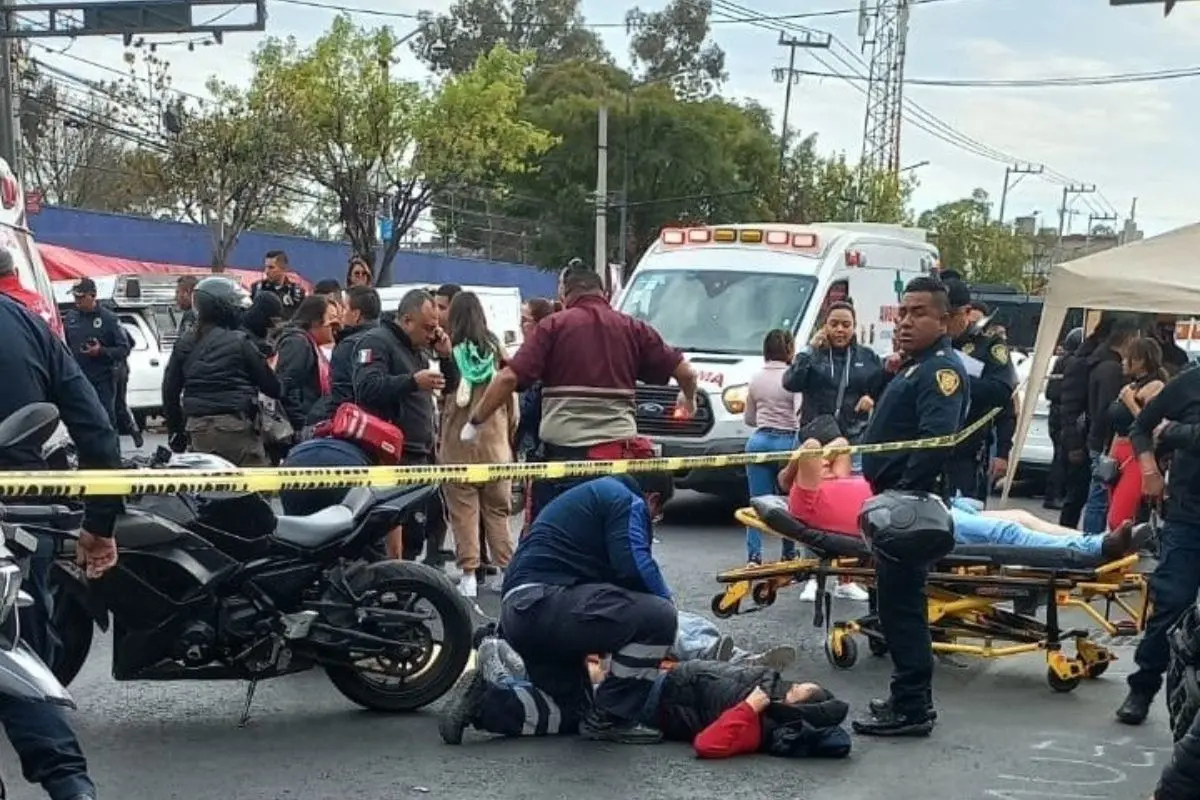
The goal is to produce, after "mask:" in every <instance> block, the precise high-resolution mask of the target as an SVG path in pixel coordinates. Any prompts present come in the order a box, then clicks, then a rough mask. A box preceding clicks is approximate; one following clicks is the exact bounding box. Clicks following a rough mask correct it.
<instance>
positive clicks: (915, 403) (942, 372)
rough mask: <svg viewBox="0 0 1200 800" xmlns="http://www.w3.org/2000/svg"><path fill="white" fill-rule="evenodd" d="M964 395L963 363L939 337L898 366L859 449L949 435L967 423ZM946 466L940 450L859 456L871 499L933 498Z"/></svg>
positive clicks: (944, 452) (880, 399) (964, 373)
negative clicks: (907, 493) (883, 495)
mask: <svg viewBox="0 0 1200 800" xmlns="http://www.w3.org/2000/svg"><path fill="white" fill-rule="evenodd" d="M969 391H970V390H969V388H968V384H967V373H966V370H965V369H963V365H962V361H960V360H959V358H958V356H956V355H955V354H954V350H953V349H952V348H951V346H950V338H949V337H948V336H944V337H942V338H941V339H940V340H939V341H937V342H935V343H934V345H933V346H932V347H930V348H929V349H927V350H925V351H924V352H921V353H917V354H915V355H914V356H912V357H911V358H909V359H908V360H907V361H906V362H905V363H903V364H901V365H900V370H899V372H897V373H896V376H895V377H894V378H892V380H891V382H890V383H889V384H888V387H887V389H885V390H884V392H883V396H882V397H880V398H879V403H878V405H876V406H875V413H874V414H873V415H872V416H871V422H870V424H869V425H868V426H867V431H866V433H864V434H863V438H862V443H863V444H877V443H879V442H899V441H906V440H909V439H924V438H926V437H931V436H950V435H953V434H955V433H957V432H958V431H959V430H961V429H962V425H963V421H964V420H965V419H966V416H967V407H968V405H969V403H968V399H967V397H968V395H967V393H968V392H969ZM945 462H946V450H945V448H942V449H927V450H908V451H903V452H898V453H864V454H863V475H864V476H865V477H866V479H867V480H868V481H869V482H870V484H871V490H872V491H874V492H876V493H879V492H886V491H888V490H889V489H910V490H914V491H919V492H937V491H938V483H939V478H940V477H941V475H942V472H943V470H944V467H945Z"/></svg>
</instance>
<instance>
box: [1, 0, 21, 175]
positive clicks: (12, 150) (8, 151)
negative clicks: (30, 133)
mask: <svg viewBox="0 0 1200 800" xmlns="http://www.w3.org/2000/svg"><path fill="white" fill-rule="evenodd" d="M13 5H14V0H0V9H3V10H4V13H3V14H0V32H3V33H7V32H8V26H9V24H10V23H11V22H12V15H11V14H9V13H8V10H9V9H11V8H12V7H13ZM15 51H16V48H14V47H13V40H12V39H10V38H9V37H8V36H4V38H3V39H0V62H2V63H0V158H3V159H4V160H5V161H7V162H8V167H9V169H11V170H12V172H13V175H15V176H16V177H17V180H21V164H20V163H19V162H20V155H21V154H20V130H21V128H20V126H19V125H18V123H17V114H18V112H19V108H20V106H19V104H18V103H17V80H18V76H17V64H16V59H15V58H14V56H15V55H16V52H15Z"/></svg>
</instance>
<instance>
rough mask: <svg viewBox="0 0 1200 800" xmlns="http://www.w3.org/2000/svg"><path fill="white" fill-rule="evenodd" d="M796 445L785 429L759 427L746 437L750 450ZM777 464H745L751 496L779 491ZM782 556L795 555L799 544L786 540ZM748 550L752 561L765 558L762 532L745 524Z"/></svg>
mask: <svg viewBox="0 0 1200 800" xmlns="http://www.w3.org/2000/svg"><path fill="white" fill-rule="evenodd" d="M795 446H796V434H794V433H787V432H785V431H777V430H767V429H760V430H756V431H755V432H754V433H752V434H750V438H749V439H747V440H746V452H747V453H777V452H780V451H782V450H791V449H792V448H793V447H795ZM779 469H780V466H779V465H778V464H748V465H746V481H747V483H749V484H750V496H751V497H763V496H764V495H770V494H779V493H780V489H779V484H778V483H777V480H778V479H779ZM782 552H783V557H784V558H794V557H795V555H796V545H795V543H793V542H789V541H787V540H784V542H783V551H782ZM746 553H747V555H748V557H749V560H750V561H762V535H761V534H760V533H759V532H758V531H757V530H755V529H754V528H746Z"/></svg>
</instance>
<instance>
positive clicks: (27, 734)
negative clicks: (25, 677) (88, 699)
mask: <svg viewBox="0 0 1200 800" xmlns="http://www.w3.org/2000/svg"><path fill="white" fill-rule="evenodd" d="M0 724H3V725H4V730H5V732H6V733H7V734H8V740H9V741H10V742H12V746H13V750H16V751H17V757H18V758H19V759H20V760H21V774H23V775H24V776H25V780H27V781H29V782H30V783H38V784H41V786H42V788H43V789H45V790H46V794H48V795H50V800H72V798H76V797H79V796H80V795H89V796H90V795H93V794H95V793H96V789H95V787H94V786H93V785H92V781H91V780H90V779H89V778H88V773H87V761H86V760H85V759H84V757H83V751H82V750H80V748H79V740H78V739H76V738H75V732H74V731H72V730H71V726H70V724H69V723H68V722H67V717H66V714H65V712H64V711H63V710H62V709H61V708H59V707H58V706H53V705H50V704H49V703H31V702H27V701H24V700H14V699H13V698H11V697H3V696H0Z"/></svg>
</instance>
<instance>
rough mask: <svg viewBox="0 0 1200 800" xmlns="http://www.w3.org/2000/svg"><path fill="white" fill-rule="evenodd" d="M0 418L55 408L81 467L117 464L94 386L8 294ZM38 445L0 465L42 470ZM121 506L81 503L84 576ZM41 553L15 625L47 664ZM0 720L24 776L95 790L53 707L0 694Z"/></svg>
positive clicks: (69, 799) (85, 792) (79, 792)
mask: <svg viewBox="0 0 1200 800" xmlns="http://www.w3.org/2000/svg"><path fill="white" fill-rule="evenodd" d="M0 340H2V341H3V342H4V347H2V348H0V378H2V379H3V381H4V389H5V390H4V392H3V393H0V419H2V418H4V417H7V416H9V415H10V414H12V413H13V412H15V411H17V410H18V409H20V408H22V407H24V406H26V405H29V404H30V403H37V402H47V403H53V404H54V405H56V406H57V407H58V410H59V413H60V415H61V417H62V421H63V423H64V424H65V425H66V426H67V430H68V431H69V432H70V434H71V438H72V439H73V440H74V442H75V446H76V448H77V450H78V453H79V464H80V466H81V467H83V468H85V469H117V468H119V467H120V466H121V452H120V445H119V443H118V440H117V433H116V431H115V430H114V429H113V426H112V422H111V419H110V417H109V414H111V407H110V408H108V409H105V408H103V407H102V406H101V403H100V400H99V398H98V397H97V396H96V390H95V389H94V388H93V386H92V384H91V383H90V382H89V381H88V379H87V378H86V377H85V376H84V373H83V372H82V371H81V370H80V367H79V365H78V364H77V363H76V361H75V358H74V355H75V354H74V353H71V352H69V351H68V349H67V348H66V347H65V346H64V345H63V344H62V342H60V341H59V340H58V339H57V338H56V337H55V336H54V334H53V333H52V332H51V330H50V328H49V326H47V325H46V323H45V322H44V321H43V320H42V319H41V318H40V317H38V316H37V315H36V314H34V313H32V312H30V311H29V310H27V309H26V308H25V307H24V306H22V305H21V304H20V303H17V302H16V301H14V300H12V299H10V298H8V297H0ZM45 467H46V464H45V463H44V461H43V460H42V454H41V450H40V448H30V449H29V450H27V451H26V450H21V449H20V448H12V449H9V450H6V451H4V452H0V469H10V470H29V469H45ZM122 510H123V505H122V502H121V499H120V498H95V499H91V500H89V501H88V503H87V505H86V506H85V509H84V520H83V531H82V532H81V534H80V538H79V543H78V546H77V551H78V553H79V557H80V558H81V559H82V560H83V562H84V563H85V564H86V566H87V571H88V576H89V577H90V578H98V577H99V576H100V575H102V574H103V573H104V572H105V571H106V570H107V569H109V568H110V567H112V565H113V564H115V563H116V559H117V549H116V544H115V542H114V541H113V539H112V535H113V527H114V526H115V524H116V519H117V517H118V515H119V514H120V513H121V512H122ZM48 566H49V563H48V560H46V559H41V558H39V559H35V561H34V564H33V565H32V567H31V574H30V576H29V580H28V582H27V586H26V591H28V592H29V594H30V595H31V596H33V598H34V605H33V606H31V607H29V608H26V609H22V616H21V632H22V634H23V635H24V638H25V639H26V641H28V642H29V644H30V646H31V647H33V648H34V650H35V651H37V653H38V655H39V656H41V657H42V659H43V660H44V661H46V663H48V664H51V665H52V664H53V661H54V655H55V654H54V652H53V642H52V639H53V637H52V636H51V635H50V631H49V622H48V620H49V619H50V609H49V598H48V596H47V594H48V593H47V591H46V571H47V569H48ZM0 723H2V724H3V725H4V728H5V731H6V732H7V733H8V737H9V740H10V741H11V742H12V744H13V749H15V750H16V751H17V755H18V756H19V757H20V759H21V770H22V772H23V774H24V775H25V778H26V779H27V780H29V781H30V782H31V783H40V784H41V785H42V787H43V788H44V789H45V790H46V792H47V794H49V795H50V797H51V799H52V800H93V799H94V798H95V796H96V791H95V788H94V786H93V785H92V781H91V779H90V778H89V777H88V773H87V762H86V761H85V759H84V757H83V753H82V751H81V750H80V747H79V742H78V741H77V740H76V738H75V734H74V732H73V731H72V730H71V727H70V725H69V724H68V723H67V720H66V718H65V717H64V716H63V713H62V711H61V709H58V708H56V707H54V706H51V705H49V704H45V703H28V702H23V701H19V700H14V699H12V698H7V697H0Z"/></svg>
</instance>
